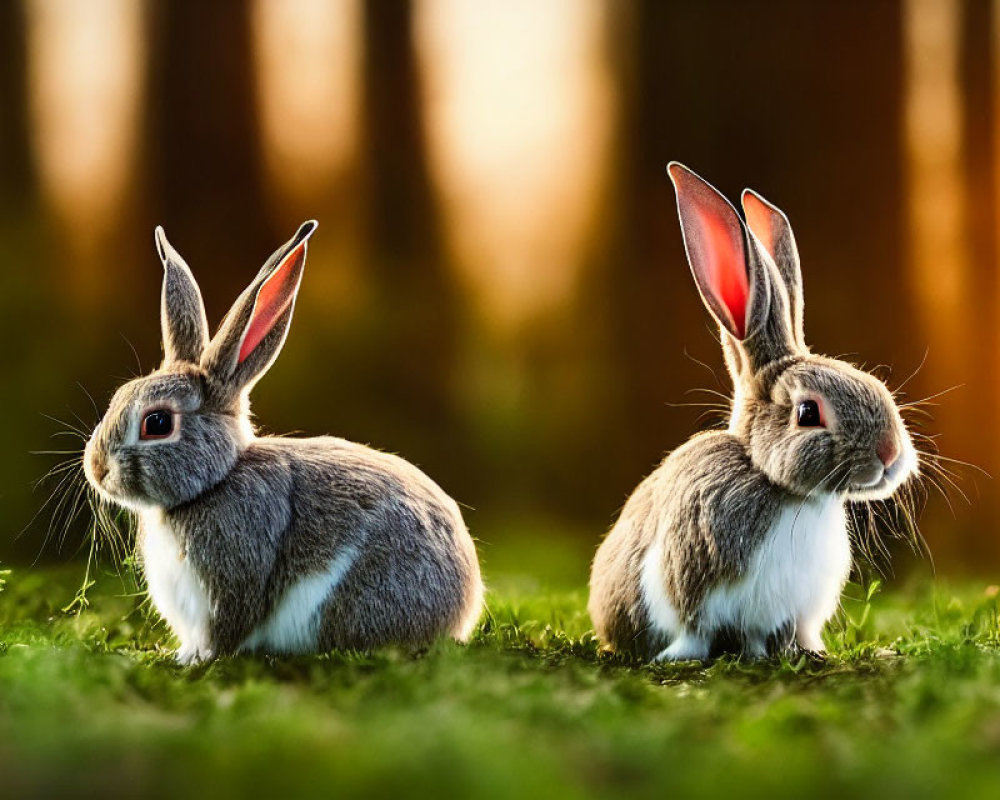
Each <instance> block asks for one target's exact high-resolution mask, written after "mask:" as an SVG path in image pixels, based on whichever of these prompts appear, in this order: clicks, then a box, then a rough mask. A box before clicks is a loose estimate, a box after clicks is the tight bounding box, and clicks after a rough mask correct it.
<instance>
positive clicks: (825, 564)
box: [588, 162, 918, 661]
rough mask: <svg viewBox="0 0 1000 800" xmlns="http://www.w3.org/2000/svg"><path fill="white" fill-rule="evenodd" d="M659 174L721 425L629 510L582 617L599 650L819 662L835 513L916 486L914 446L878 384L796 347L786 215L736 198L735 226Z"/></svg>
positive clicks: (690, 185)
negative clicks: (673, 201)
mask: <svg viewBox="0 0 1000 800" xmlns="http://www.w3.org/2000/svg"><path fill="white" fill-rule="evenodd" d="M668 172H669V175H670V178H671V180H672V182H673V185H674V189H675V191H676V194H677V208H678V213H679V216H680V223H681V229H682V232H683V238H684V245H685V250H686V252H687V258H688V262H689V264H690V266H691V271H692V273H693V276H694V280H695V284H696V285H697V287H698V290H699V292H700V294H701V297H702V300H703V301H704V303H705V305H706V306H707V308H708V310H709V312H710V313H711V314H712V316H713V317H714V318H715V321H716V322H717V323H718V324H719V329H720V335H721V342H722V349H723V353H724V357H725V363H726V366H727V369H728V371H729V374H730V376H731V379H732V383H733V398H732V406H731V415H730V418H729V424H728V428H727V429H726V430H713V431H707V432H702V433H699V434H696V435H695V436H694V437H692V438H691V439H690V440H688V441H687V442H686V443H685V444H684V445H682V446H681V447H679V448H678V449H676V450H674V451H673V452H672V453H670V454H669V455H667V457H666V458H665V459H664V460H663V462H662V463H661V464H660V465H659V466H658V467H657V468H656V469H655V470H654V471H653V472H652V473H651V474H650V475H649V476H648V477H647V478H646V479H645V480H643V481H642V483H640V484H639V486H638V488H637V489H636V490H635V491H634V492H633V493H632V495H631V496H630V497H629V499H628V501H627V502H626V504H625V506H624V507H623V509H622V511H621V514H620V516H619V518H618V520H617V522H616V523H615V525H614V526H613V527H612V529H611V531H610V532H609V533H608V535H607V537H606V538H605V539H604V541H603V542H602V543H601V545H600V547H599V549H598V551H597V553H596V556H595V558H594V562H593V565H592V571H591V579H590V600H589V604H588V610H589V612H590V615H591V619H592V620H593V623H594V626H595V630H596V632H597V634H598V636H599V638H600V639H601V640H602V641H603V642H604V644H605V646H606V648H607V649H610V650H614V651H619V652H622V653H625V654H627V655H630V656H631V657H637V658H641V659H643V660H648V659H653V660H659V661H687V660H691V661H704V660H706V659H707V658H709V657H710V656H711V655H714V654H715V653H718V652H719V651H720V649H721V650H724V651H731V650H736V651H738V652H740V653H742V655H743V656H744V657H747V658H751V659H752V658H760V657H765V656H767V655H774V654H776V653H779V652H787V651H792V650H805V651H810V652H814V653H816V654H817V655H820V654H822V653H823V652H824V646H823V639H822V632H823V628H824V626H825V624H826V622H827V621H828V620H829V618H830V617H831V616H832V615H833V614H834V612H835V611H836V609H837V607H838V605H839V601H840V594H841V591H842V589H843V587H844V584H845V582H846V580H847V577H848V574H849V571H850V568H851V563H852V555H851V544H850V539H849V536H848V528H847V519H846V508H845V506H846V503H847V501H849V500H850V501H856V500H861V501H864V500H875V499H884V498H888V497H889V496H890V495H892V494H893V492H894V491H895V490H896V489H897V488H898V487H899V486H900V485H901V484H902V483H903V482H904V481H906V480H908V479H909V478H911V477H914V476H916V475H917V474H918V459H917V455H916V450H915V448H914V446H913V443H912V441H911V439H910V436H909V434H908V432H907V430H906V427H905V425H904V423H903V420H902V418H901V416H900V412H899V409H898V408H897V406H896V404H895V402H894V400H893V397H892V395H891V394H890V392H889V390H888V389H887V388H886V386H885V385H884V384H883V383H882V382H881V381H880V380H878V379H877V378H875V377H874V376H872V375H870V374H868V373H866V372H863V371H861V370H859V369H857V368H855V367H854V366H852V365H850V364H848V363H846V362H844V361H839V360H836V359H832V358H827V357H825V356H819V355H813V354H812V353H811V352H810V351H809V348H808V347H807V346H806V344H805V340H804V338H803V327H802V317H803V298H802V276H801V270H800V267H799V255H798V250H797V248H796V245H795V239H794V237H793V235H792V229H791V227H790V225H789V222H788V219H787V218H786V217H785V215H784V214H783V213H782V212H781V211H780V210H779V209H777V208H776V207H774V206H773V205H771V204H770V203H768V202H767V201H766V200H765V199H764V198H762V197H761V196H760V195H759V194H756V193H755V192H753V191H751V190H749V189H747V190H744V192H743V196H742V201H743V210H744V214H745V216H746V223H745V224H744V222H743V221H742V220H741V219H740V217H739V215H738V214H737V212H736V210H735V209H734V208H733V206H732V205H730V203H729V202H728V201H727V200H726V199H725V198H724V197H723V196H722V195H721V194H720V193H719V192H718V191H717V190H716V189H715V188H714V187H712V186H711V185H710V184H708V183H707V182H706V181H704V180H703V179H702V178H700V177H699V176H697V175H696V174H695V173H694V172H692V171H691V170H689V169H688V168H687V167H684V166H683V165H681V164H679V163H677V162H672V163H671V164H670V165H669V167H668Z"/></svg>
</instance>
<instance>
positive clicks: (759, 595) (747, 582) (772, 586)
mask: <svg viewBox="0 0 1000 800" xmlns="http://www.w3.org/2000/svg"><path fill="white" fill-rule="evenodd" d="M662 556H663V546H662V544H659V543H656V544H654V545H653V546H652V547H651V548H650V550H649V552H648V553H647V554H646V556H645V559H644V561H643V568H642V590H643V597H644V599H645V601H646V606H647V609H648V611H649V614H650V620H651V623H652V625H653V626H654V627H656V628H657V629H658V630H659V631H661V632H662V633H665V634H667V636H668V637H669V638H670V639H672V640H673V641H672V642H671V645H670V646H669V647H668V648H667V649H666V650H664V651H663V653H661V654H660V657H661V658H665V659H682V658H704V657H706V656H707V655H708V648H709V647H710V645H711V641H710V639H711V634H712V633H713V632H716V631H718V630H720V629H722V628H727V627H730V628H735V629H737V630H739V631H741V632H742V633H743V634H744V636H745V639H746V647H747V650H748V654H749V655H764V647H765V641H766V638H767V636H768V634H770V633H772V632H773V631H775V630H776V629H778V628H780V627H782V626H784V625H787V624H789V623H791V624H792V625H793V626H794V629H795V638H796V641H797V642H798V644H799V645H800V646H802V647H804V648H806V649H809V650H817V651H818V650H822V649H823V641H822V638H821V636H820V634H821V632H822V630H823V626H824V625H825V624H826V621H827V620H828V619H829V618H830V617H831V616H832V615H833V613H834V611H836V609H837V606H838V605H839V602H840V593H841V591H842V589H843V587H844V583H845V582H846V580H847V576H848V573H849V572H850V567H851V545H850V539H849V537H848V534H847V518H846V512H845V509H844V504H843V501H842V500H841V498H839V497H837V496H835V495H829V496H826V497H820V498H817V499H815V500H811V501H809V502H807V503H802V502H801V501H792V502H789V503H788V504H787V505H785V506H784V508H782V510H781V511H780V513H779V514H778V517H777V519H776V520H775V521H774V524H773V525H772V526H771V530H770V531H769V532H768V534H767V536H766V537H765V539H764V541H763V543H762V544H761V546H760V548H759V549H758V550H757V552H756V553H754V555H753V557H752V559H751V562H750V566H749V569H748V570H747V573H746V575H745V576H744V577H743V578H742V579H741V580H739V581H738V582H735V583H730V584H724V585H721V586H717V587H715V588H714V589H712V590H711V591H709V593H708V595H707V596H706V598H705V601H704V603H703V605H702V613H701V620H702V623H703V624H702V629H701V630H700V631H686V630H684V629H683V627H682V626H681V625H680V623H679V617H678V614H677V612H676V610H675V609H674V607H673V605H672V604H671V602H670V600H669V599H668V597H667V594H666V591H665V589H664V581H663V578H662V573H661V568H660V566H659V565H660V564H661V563H662Z"/></svg>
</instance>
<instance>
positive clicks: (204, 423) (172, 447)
mask: <svg viewBox="0 0 1000 800" xmlns="http://www.w3.org/2000/svg"><path fill="white" fill-rule="evenodd" d="M316 225H317V223H316V222H315V221H309V222H306V223H304V224H303V225H302V226H301V227H300V228H299V230H298V232H297V233H296V234H295V236H293V237H292V239H291V240H290V241H289V242H288V243H287V244H285V245H284V246H283V247H281V248H279V249H278V250H277V251H276V252H275V253H274V254H273V255H272V256H271V258H270V259H268V261H267V263H266V264H265V265H264V267H263V268H262V269H261V270H260V272H259V273H258V274H257V277H256V278H255V279H254V280H253V282H252V283H251V284H250V285H249V286H248V287H247V289H246V290H245V291H244V292H243V293H242V294H241V295H240V296H239V298H238V299H237V300H236V302H235V304H234V305H233V306H232V308H231V309H230V311H229V313H228V314H227V315H226V317H225V319H224V321H223V322H222V325H221V327H220V328H219V330H218V332H217V333H216V335H215V336H214V338H211V339H210V338H209V328H208V322H207V320H206V316H205V307H204V304H203V302H202V298H201V293H200V290H199V288H198V284H197V283H196V282H195V279H194V276H193V275H192V273H191V270H190V269H189V268H188V266H187V264H186V263H185V262H184V260H183V259H182V258H181V256H180V255H179V254H178V253H177V251H176V250H174V248H173V247H171V245H170V243H169V242H168V241H167V238H166V235H165V234H164V231H163V228H162V227H158V228H157V229H156V234H155V241H156V248H157V252H158V253H159V256H160V259H161V261H162V262H163V269H164V276H163V289H162V295H161V328H162V337H163V350H164V359H163V363H162V365H161V366H160V367H159V368H158V369H157V370H155V371H154V372H153V373H151V374H150V375H147V376H145V377H141V378H137V379H135V380H132V381H130V382H128V383H126V384H124V385H123V386H121V387H120V388H119V389H118V390H117V392H116V393H115V394H114V396H113V398H112V400H111V402H110V405H109V407H108V410H107V412H106V414H105V415H104V417H103V419H102V420H101V421H100V422H99V423H98V424H97V426H96V428H95V429H94V431H93V433H92V435H91V437H90V439H89V440H88V442H87V445H86V448H85V450H84V471H85V473H86V476H87V478H88V481H89V483H90V484H91V486H93V487H94V489H96V490H97V492H98V494H99V495H100V497H101V498H103V499H105V500H107V501H110V502H111V503H114V504H117V505H118V506H121V507H123V508H125V509H127V510H128V511H130V512H132V513H133V514H134V515H135V516H136V517H137V519H138V535H137V549H138V554H139V557H140V561H141V565H142V570H143V574H144V576H145V581H146V584H147V587H148V591H149V595H150V598H151V599H152V602H153V605H154V606H155V608H156V609H157V611H158V612H159V614H160V615H161V616H162V617H163V619H164V620H165V621H166V623H167V625H168V626H169V627H170V629H171V630H172V631H173V633H174V634H175V635H176V637H177V639H178V640H179V642H180V649H179V651H178V652H177V659H178V661H179V662H181V663H182V664H190V663H194V662H199V661H205V660H210V659H213V658H215V657H218V656H224V655H232V654H236V653H240V652H255V651H262V652H266V653H273V654H283V653H289V654H292V653H314V652H321V651H328V650H330V649H333V648H350V649H358V650H369V649H372V648H377V647H379V646H382V645H390V644H395V645H401V646H404V647H420V646H423V645H426V644H428V643H429V642H431V641H432V640H434V639H435V638H437V637H439V636H442V635H449V636H451V637H453V638H454V639H456V640H458V641H466V640H467V639H468V638H469V636H470V634H471V632H472V630H473V628H474V626H475V625H476V623H477V621H478V618H479V615H480V612H481V609H482V604H483V583H482V579H481V577H480V570H479V562H478V559H477V556H476V549H475V546H474V544H473V541H472V538H471V537H470V535H469V533H468V530H467V529H466V526H465V524H464V522H463V520H462V515H461V513H460V511H459V509H458V506H457V505H456V503H455V501H454V500H452V499H451V498H450V497H449V496H448V495H447V494H445V493H444V491H442V489H441V488H440V487H439V486H438V485H437V484H436V483H434V482H433V481H432V480H431V479H430V478H429V477H427V475H425V474H424V473H423V472H421V471H420V470H419V469H417V468H416V467H415V466H413V465H412V464H410V463H409V462H407V461H404V460H403V459H402V458H399V457H397V456H395V455H390V454H388V453H383V452H379V451H377V450H373V449H371V448H368V447H365V446H363V445H360V444H354V443H352V442H349V441H345V440H344V439H337V438H332V437H317V438H287V437H280V438H279V437H274V436H259V435H258V434H257V433H256V431H255V429H254V425H253V423H252V422H251V416H250V405H249V400H248V395H249V392H250V390H251V389H252V388H253V386H254V384H255V383H256V382H257V381H258V380H259V379H260V378H261V376H262V375H263V374H264V373H265V372H266V371H267V369H268V368H269V367H270V366H271V364H272V363H273V362H274V360H275V358H276V357H277V355H278V353H279V351H280V350H281V347H282V345H283V344H284V341H285V337H286V334H287V332H288V328H289V325H290V323H291V320H292V312H293V310H294V307H295V299H296V296H297V293H298V290H299V284H300V281H301V278H302V271H303V267H304V265H305V260H306V249H307V243H308V241H309V237H310V236H311V235H312V233H313V231H315V229H316Z"/></svg>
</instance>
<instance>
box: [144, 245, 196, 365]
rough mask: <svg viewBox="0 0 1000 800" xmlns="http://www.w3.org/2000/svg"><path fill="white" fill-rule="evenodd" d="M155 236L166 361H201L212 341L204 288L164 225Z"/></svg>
mask: <svg viewBox="0 0 1000 800" xmlns="http://www.w3.org/2000/svg"><path fill="white" fill-rule="evenodd" d="M154 239H155V241H156V252H157V253H158V254H159V256H160V261H162V262H163V292H162V294H161V298H160V329H161V331H162V333H163V359H164V362H165V363H170V362H174V361H190V362H192V363H194V364H197V363H198V362H199V360H200V359H201V354H202V353H203V352H204V350H205V345H207V344H208V320H207V319H206V317H205V304H204V303H203V302H202V299H201V291H200V290H199V289H198V283H197V282H196V281H195V279H194V275H192V274H191V270H190V268H188V265H187V264H186V263H184V259H183V258H181V256H180V253H178V252H177V251H176V250H174V248H173V246H172V245H171V244H170V242H168V241H167V235H166V234H165V233H164V232H163V227H162V226H159V225H157V227H156V233H155V234H154Z"/></svg>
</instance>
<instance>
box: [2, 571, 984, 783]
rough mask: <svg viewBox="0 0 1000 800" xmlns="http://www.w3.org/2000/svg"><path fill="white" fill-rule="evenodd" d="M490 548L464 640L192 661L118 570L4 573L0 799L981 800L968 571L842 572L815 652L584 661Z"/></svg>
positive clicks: (585, 635) (561, 619) (578, 621)
mask: <svg viewBox="0 0 1000 800" xmlns="http://www.w3.org/2000/svg"><path fill="white" fill-rule="evenodd" d="M487 561H488V562H489V561H490V558H489V553H488V552H487ZM492 561H493V562H494V572H493V573H492V574H491V594H490V597H489V606H490V611H489V614H488V616H487V617H486V618H485V619H484V621H483V624H482V626H481V629H480V631H479V633H478V634H477V635H476V636H475V638H474V640H473V641H472V642H471V643H470V644H469V645H468V646H464V647H463V646H458V645H455V644H452V643H447V642H442V643H439V644H437V645H436V646H434V647H432V648H431V649H430V650H428V651H427V652H424V653H421V654H418V655H413V654H408V653H403V652H397V651H386V652H380V653H376V654H373V655H363V654H356V653H351V654H343V653H336V654H328V655H323V656H318V657H312V658H282V659H254V658H237V659H226V660H221V661H218V662H216V663H213V664H210V665H207V666H198V667H194V668H181V667H178V666H176V665H175V664H174V663H173V661H172V659H171V653H170V641H169V638H168V637H167V635H166V633H165V631H164V630H163V628H162V627H161V626H160V625H159V624H158V623H156V622H155V620H153V619H152V618H151V616H149V615H148V614H146V613H144V611H143V608H142V607H141V605H140V598H138V597H135V596H129V593H128V592H127V591H123V584H122V582H121V581H120V580H118V579H117V578H115V577H108V576H104V577H101V578H100V579H99V580H98V582H97V584H96V585H95V586H93V587H91V589H90V591H89V600H90V604H89V606H87V607H86V608H84V609H83V610H82V611H80V612H79V613H68V612H65V611H63V610H62V609H63V607H64V606H65V605H66V604H67V602H68V601H69V600H71V599H72V597H73V594H74V589H75V583H74V582H78V581H79V578H80V573H81V570H80V569H79V568H64V569H60V570H51V569H46V570H40V569H29V568H23V569H17V568H15V569H14V570H13V571H12V572H11V574H9V575H8V576H7V584H6V587H5V588H4V590H3V592H2V593H0V796H4V797H18V796H37V797H57V796H74V797H81V798H82V797H91V796H101V797H149V796H153V797H158V796H163V797H167V796H170V797H196V796H205V797H213V798H226V797H250V796H253V797H272V796H273V797H292V796H317V797H347V796H369V797H391V796H415V795H416V796H460V797H470V796H482V797H537V796H545V797H559V798H566V797H569V798H572V797H612V798H613V797H623V798H625V797H628V798H642V797H650V798H654V797H655V798H658V799H659V800H662V798H664V797H668V796H672V797H696V796H717V795H721V794H732V795H734V796H741V797H745V796H766V797H771V798H774V797H827V796H829V797H835V796H837V797H843V796H879V797H907V798H922V797H927V798H931V797H943V796H947V797H976V798H981V797H990V796H996V795H997V792H998V791H1000V629H998V612H997V597H996V590H995V589H991V588H990V587H989V586H988V585H987V584H986V583H985V582H968V583H964V584H951V585H945V584H943V583H941V582H932V581H930V580H929V579H926V580H915V581H910V582H908V583H906V584H905V588H898V589H895V590H893V591H892V592H888V591H882V592H874V593H872V596H871V597H867V596H866V595H867V592H866V591H865V590H863V589H862V588H861V587H858V586H851V587H849V590H850V592H849V593H850V597H848V598H847V599H846V600H845V613H844V614H843V615H842V617H841V618H840V619H838V620H837V621H836V623H835V624H834V625H832V626H831V628H830V630H829V631H828V637H827V638H828V644H829V645H830V648H831V655H830V657H829V658H828V659H827V660H826V662H824V663H818V662H813V661H809V660H807V659H805V658H795V659H785V660H774V661H769V662H763V663H755V664H750V663H745V662H742V661H740V660H739V659H737V658H726V659H722V660H719V661H716V662H715V663H713V664H710V665H707V666H697V665H677V666H664V665H658V666H635V665H630V664H626V663H624V662H622V661H620V660H618V659H616V658H615V657H613V656H610V655H607V654H605V653H602V652H600V650H599V647H598V644H597V642H596V641H595V640H594V639H593V637H592V635H591V632H590V625H589V620H588V618H587V615H586V611H585V601H586V597H585V590H584V588H583V586H582V585H580V586H579V588H573V586H574V583H571V582H569V581H567V580H561V579H559V578H558V577H557V578H556V579H554V580H553V581H551V582H549V583H546V582H539V581H538V580H537V579H534V578H530V577H526V576H527V575H529V574H537V573H536V572H535V571H534V570H533V568H532V567H533V566H535V565H533V564H531V562H530V561H528V560H527V557H525V558H514V557H511V558H510V560H509V562H505V561H503V560H502V559H500V558H494V559H492ZM517 564H520V565H521V566H522V569H521V570H520V571H518V570H517V569H516V568H515V567H516V565H517ZM575 583H577V584H582V581H576V582H575Z"/></svg>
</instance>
